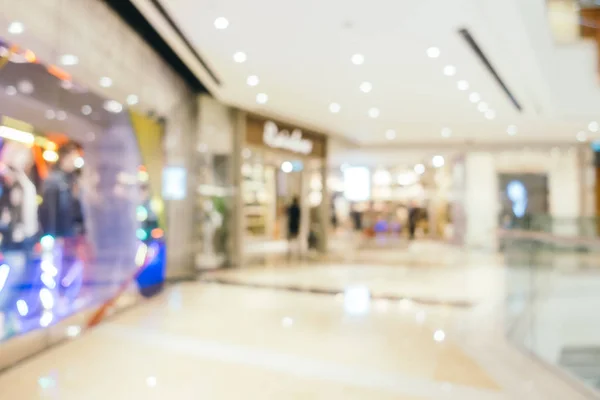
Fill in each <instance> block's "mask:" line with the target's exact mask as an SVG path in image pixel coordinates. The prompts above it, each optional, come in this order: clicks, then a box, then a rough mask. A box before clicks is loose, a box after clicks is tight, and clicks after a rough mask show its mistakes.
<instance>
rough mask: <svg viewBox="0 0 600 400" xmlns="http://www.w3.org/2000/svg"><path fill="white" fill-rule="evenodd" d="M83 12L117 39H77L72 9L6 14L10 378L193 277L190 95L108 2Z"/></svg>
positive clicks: (0, 44) (4, 252) (4, 216)
mask: <svg viewBox="0 0 600 400" xmlns="http://www.w3.org/2000/svg"><path fill="white" fill-rule="evenodd" d="M81 3H82V4H83V3H84V1H83V0H82V2H81ZM85 3H86V6H85V7H84V6H82V8H81V9H80V11H81V12H85V13H89V15H88V16H89V17H92V16H93V17H95V18H89V19H87V20H86V23H89V26H90V31H89V32H101V31H102V32H104V30H102V29H101V27H102V26H105V25H106V24H107V23H108V24H111V26H114V27H118V29H113V30H109V31H106V32H104V33H103V35H102V36H100V35H95V34H89V35H79V32H77V29H79V28H78V27H77V26H75V25H64V24H62V21H61V20H60V18H54V16H57V17H58V16H59V15H65V14H64V13H65V12H66V11H69V10H67V8H68V7H69V5H67V4H66V3H65V4H63V3H56V4H53V5H52V6H49V7H47V8H44V9H39V10H38V9H32V8H30V7H17V8H13V9H10V10H9V9H7V10H4V11H6V13H5V14H3V15H1V16H0V28H2V29H0V31H2V32H8V33H7V34H6V35H5V36H4V37H0V353H2V354H3V356H2V357H0V369H3V368H5V367H7V366H10V365H11V364H13V363H14V362H16V361H18V360H20V359H22V358H24V357H27V356H29V355H31V354H33V353H35V352H37V351H40V350H42V349H44V348H45V347H47V346H50V345H52V344H54V343H57V342H59V341H62V340H64V339H65V338H66V337H72V336H77V335H78V334H79V332H81V331H83V330H85V329H86V328H87V327H89V326H91V325H94V324H95V323H97V322H98V321H100V320H101V319H102V317H104V316H106V315H109V314H110V313H112V312H114V311H115V310H118V309H121V308H123V307H126V306H129V305H131V304H132V303H133V302H135V301H137V300H138V299H139V298H140V296H149V295H152V294H154V293H155V292H156V290H157V289H160V287H161V286H162V284H163V282H164V281H165V279H166V278H167V277H173V278H181V277H187V276H193V274H194V270H193V264H192V262H193V248H192V246H191V245H190V243H189V242H188V239H189V237H190V236H191V235H190V233H191V227H192V226H193V220H190V218H183V217H182V215H190V213H191V207H190V202H189V201H188V198H187V189H188V186H189V185H190V183H191V182H192V179H193V176H192V177H190V176H189V175H188V174H187V165H188V163H189V162H190V157H189V155H190V153H191V151H190V146H189V143H188V142H187V140H188V137H190V136H191V135H190V133H191V132H193V129H194V128H195V116H196V110H195V108H194V107H193V104H192V100H193V98H194V94H193V93H192V92H191V91H190V90H189V88H188V86H186V84H185V82H183V81H182V80H181V79H180V77H179V76H178V75H177V74H176V73H175V72H174V71H173V70H171V69H169V68H168V66H167V65H166V64H165V62H164V61H163V60H162V59H161V58H160V57H159V56H158V55H157V54H155V53H153V52H152V50H151V49H149V48H148V46H147V45H146V44H145V43H144V42H143V41H142V40H140V38H139V37H138V36H137V35H136V34H135V33H134V32H132V31H131V30H130V29H129V28H128V27H127V26H126V25H124V23H123V21H121V20H120V19H119V18H118V16H116V15H114V14H113V13H111V11H110V10H108V9H107V8H106V5H105V4H103V3H101V2H93V1H87V2H85ZM40 15H43V18H41V19H40V18H39V16H40ZM98 15H101V16H102V18H98ZM41 20H43V21H44V23H43V24H38V23H37V22H38V21H41ZM55 24H56V25H60V29H55V28H56V26H55ZM13 25H18V26H19V27H20V30H10V29H7V27H8V26H13ZM43 32H54V33H56V35H44V34H43ZM63 35H64V36H63ZM64 37H68V38H70V39H69V40H68V41H65V40H62V39H63V38H64ZM91 42H93V44H92V43H91ZM65 43H67V44H66V45H65ZM98 43H111V46H110V47H109V48H107V47H102V46H99V45H98ZM116 54H119V55H126V58H127V60H128V61H131V63H132V64H133V65H135V66H136V68H134V69H133V70H132V69H129V68H128V67H127V65H129V64H127V65H125V64H124V63H123V62H122V60H123V57H125V56H123V57H117V56H115V55H116ZM93 57H98V58H93ZM98 59H99V60H101V62H95V61H94V60H98ZM139 65H144V68H143V69H141V70H140V69H139V68H138V67H137V66H139ZM165 241H168V242H169V243H176V244H177V246H172V245H167V244H166V243H165ZM167 248H172V249H173V250H172V251H168V252H167ZM167 255H168V256H169V258H170V263H169V265H171V266H172V268H171V269H170V270H167V269H166V258H167Z"/></svg>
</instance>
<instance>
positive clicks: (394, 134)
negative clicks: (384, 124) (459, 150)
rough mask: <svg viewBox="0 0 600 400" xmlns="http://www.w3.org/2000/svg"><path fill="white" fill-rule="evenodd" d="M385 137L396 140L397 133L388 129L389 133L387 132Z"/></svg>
mask: <svg viewBox="0 0 600 400" xmlns="http://www.w3.org/2000/svg"><path fill="white" fill-rule="evenodd" d="M385 137H386V139H388V140H393V139H396V131H395V130H393V129H388V130H387V131H385Z"/></svg>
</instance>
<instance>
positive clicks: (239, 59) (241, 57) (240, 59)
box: [233, 51, 248, 63]
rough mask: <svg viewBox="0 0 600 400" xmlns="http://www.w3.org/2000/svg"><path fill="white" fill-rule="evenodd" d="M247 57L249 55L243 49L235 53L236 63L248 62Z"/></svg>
mask: <svg viewBox="0 0 600 400" xmlns="http://www.w3.org/2000/svg"><path fill="white" fill-rule="evenodd" d="M247 59H248V57H247V56H246V53H244V52H243V51H237V52H235V53H234V54H233V61H235V62H236V63H243V62H246V60H247Z"/></svg>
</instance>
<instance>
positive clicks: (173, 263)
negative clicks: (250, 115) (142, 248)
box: [165, 93, 197, 279]
mask: <svg viewBox="0 0 600 400" xmlns="http://www.w3.org/2000/svg"><path fill="white" fill-rule="evenodd" d="M196 116H197V113H196V109H195V102H194V98H193V95H192V94H191V93H189V96H184V97H183V98H182V99H181V101H180V102H179V103H178V104H176V105H174V106H173V108H172V110H171V112H170V113H169V119H168V120H167V123H166V126H165V128H166V129H165V148H166V164H167V165H172V166H179V167H184V168H185V169H186V171H187V196H186V197H185V199H183V200H170V201H168V202H166V204H165V207H166V215H167V278H169V279H186V278H191V277H193V276H195V273H196V272H195V267H194V257H195V254H196V249H195V242H196V240H195V235H194V218H190V216H193V215H194V201H195V188H196V176H195V171H194V163H195V156H196V152H195V150H196V146H195V145H194V143H195V140H196V136H195V132H196V131H197V127H196V123H197V118H196Z"/></svg>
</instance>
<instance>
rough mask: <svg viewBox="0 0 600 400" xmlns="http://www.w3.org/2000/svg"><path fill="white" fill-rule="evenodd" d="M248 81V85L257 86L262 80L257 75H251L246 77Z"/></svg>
mask: <svg viewBox="0 0 600 400" xmlns="http://www.w3.org/2000/svg"><path fill="white" fill-rule="evenodd" d="M246 83H247V84H248V86H256V85H258V84H259V83H260V80H259V79H258V76H256V75H250V76H249V77H248V78H247V79H246Z"/></svg>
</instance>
